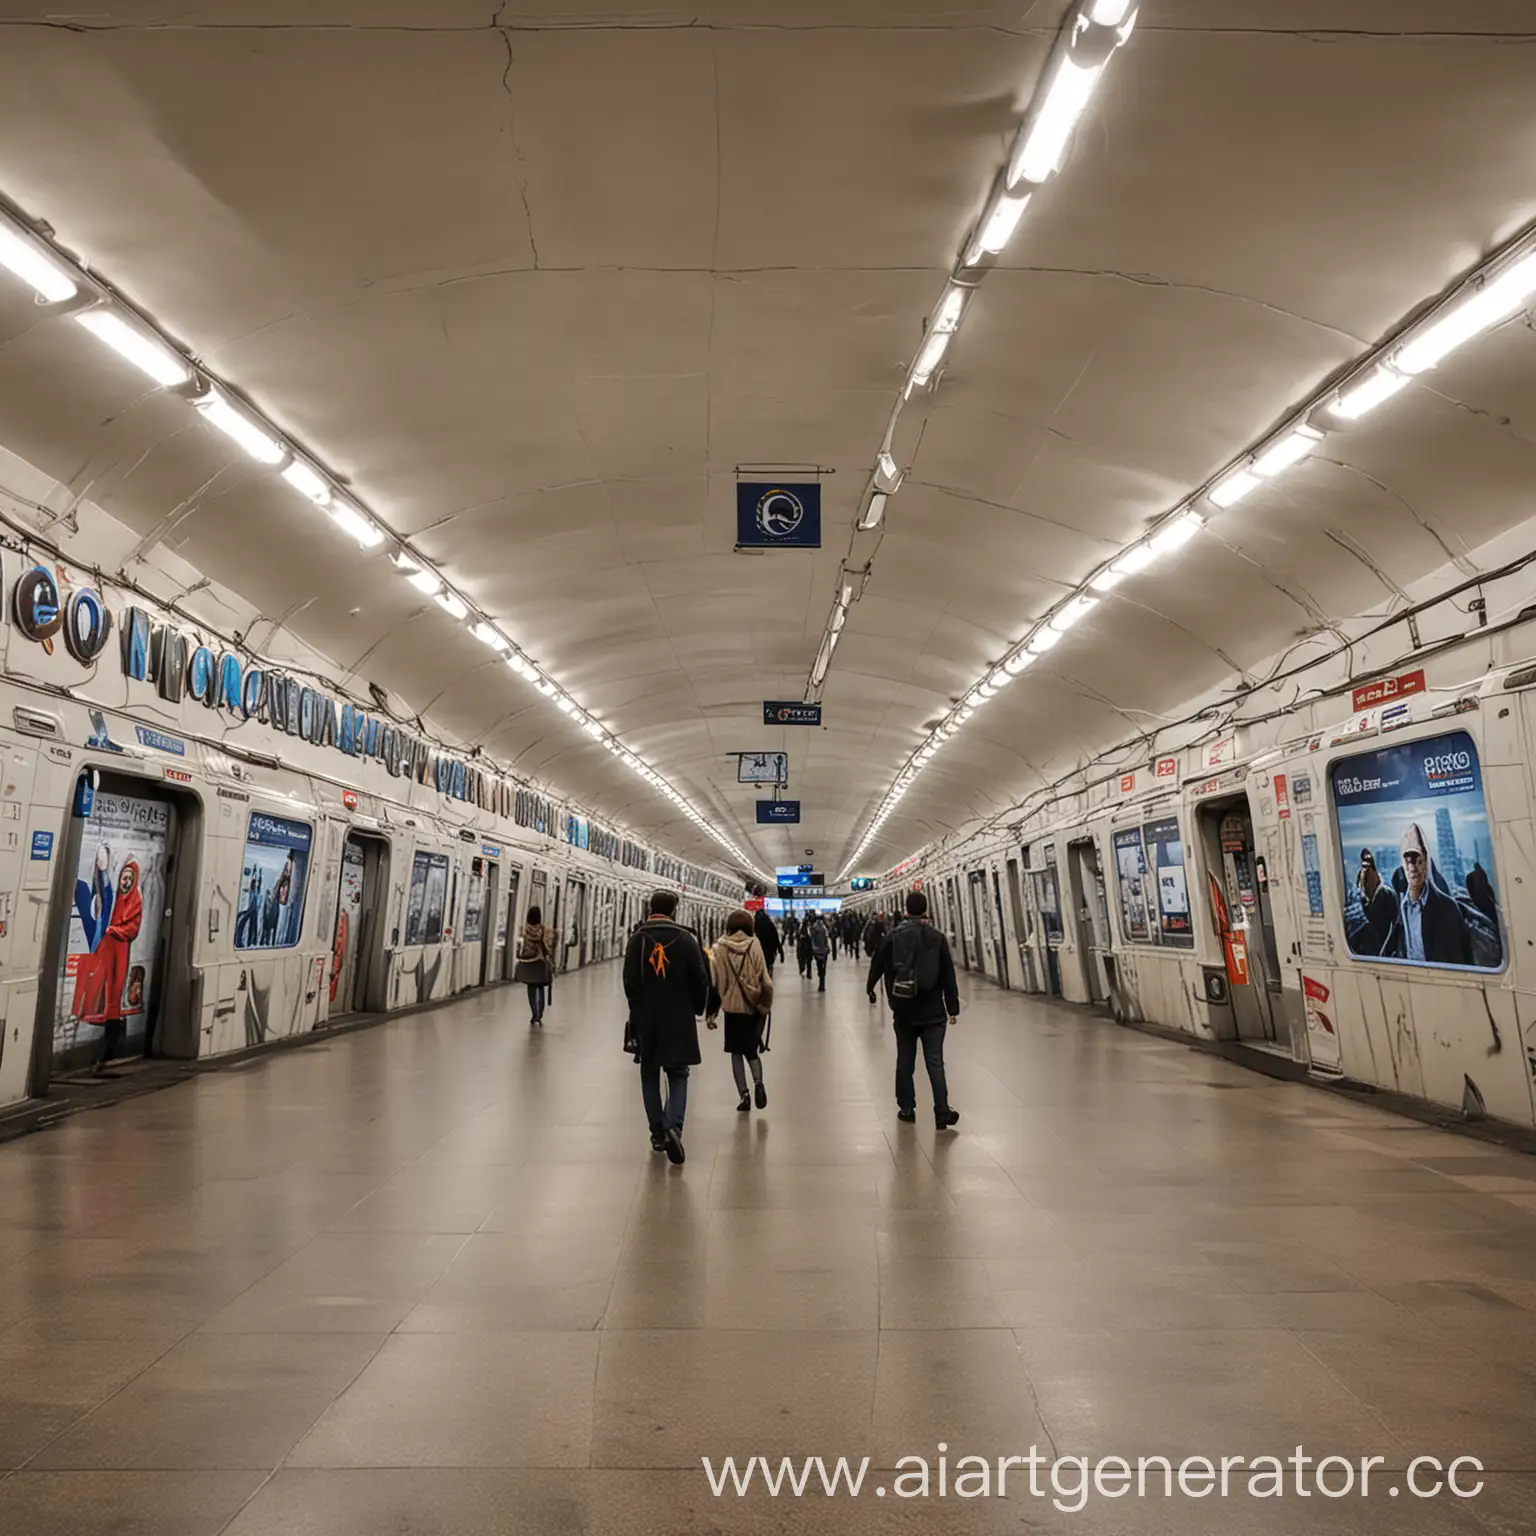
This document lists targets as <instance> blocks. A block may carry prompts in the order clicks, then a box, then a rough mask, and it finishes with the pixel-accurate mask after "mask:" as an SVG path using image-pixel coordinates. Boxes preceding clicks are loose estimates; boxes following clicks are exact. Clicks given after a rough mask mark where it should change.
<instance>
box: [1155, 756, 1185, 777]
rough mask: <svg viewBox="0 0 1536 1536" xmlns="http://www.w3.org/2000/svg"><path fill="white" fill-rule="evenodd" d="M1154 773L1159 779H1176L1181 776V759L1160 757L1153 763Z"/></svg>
mask: <svg viewBox="0 0 1536 1536" xmlns="http://www.w3.org/2000/svg"><path fill="white" fill-rule="evenodd" d="M1152 773H1153V776H1154V777H1155V778H1159V779H1176V778H1178V776H1179V760H1178V758H1176V757H1160V758H1158V760H1157V761H1156V762H1155V763H1154V764H1153V765H1152Z"/></svg>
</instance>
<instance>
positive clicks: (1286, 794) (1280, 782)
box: [1275, 773, 1291, 821]
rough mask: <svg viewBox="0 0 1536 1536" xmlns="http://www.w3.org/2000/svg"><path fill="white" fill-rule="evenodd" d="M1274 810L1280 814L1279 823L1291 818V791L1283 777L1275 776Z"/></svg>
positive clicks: (1281, 774) (1280, 774) (1281, 775)
mask: <svg viewBox="0 0 1536 1536" xmlns="http://www.w3.org/2000/svg"><path fill="white" fill-rule="evenodd" d="M1275 809H1276V810H1277V811H1278V812H1279V813H1280V820H1281V821H1289V820H1290V817H1291V791H1290V787H1289V786H1288V785H1287V784H1286V782H1285V775H1284V774H1283V773H1277V774H1276V775H1275Z"/></svg>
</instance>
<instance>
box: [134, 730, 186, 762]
mask: <svg viewBox="0 0 1536 1536" xmlns="http://www.w3.org/2000/svg"><path fill="white" fill-rule="evenodd" d="M133 733H134V735H135V736H137V737H138V738H139V745H140V746H141V747H152V748H154V750H155V751H156V752H169V753H171V754H172V755H173V756H175V757H185V756H186V755H187V744H186V742H184V741H183V740H182V739H181V738H180V737H179V736H167V735H166V733H165V732H164V731H157V730H155V729H154V728H153V727H152V726H148V725H136V726H134V728H133Z"/></svg>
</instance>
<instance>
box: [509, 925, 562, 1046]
mask: <svg viewBox="0 0 1536 1536" xmlns="http://www.w3.org/2000/svg"><path fill="white" fill-rule="evenodd" d="M543 917H544V914H543V913H542V912H541V911H540V910H539V909H538V908H537V907H529V908H528V915H527V917H526V918H524V920H523V931H522V935H521V936H520V937H519V939H518V941H517V968H516V969H515V970H514V971H513V972H512V979H513V981H520V982H522V983H523V984H524V985H525V986H526V987H527V988H528V1008H529V1011H530V1012H531V1013H532V1015H533V1017H532V1018H530V1019H529V1021H528V1027H529V1028H530V1029H538V1028H540V1027H541V1026H542V1025H543V1023H544V1003H545V998H546V996H547V994H548V992H549V984H550V982H551V981H552V980H553V978H554V974H555V936H554V934H553V933H552V932H551V931H550V930H549V929H548V928H546V927H545V926H544V923H543Z"/></svg>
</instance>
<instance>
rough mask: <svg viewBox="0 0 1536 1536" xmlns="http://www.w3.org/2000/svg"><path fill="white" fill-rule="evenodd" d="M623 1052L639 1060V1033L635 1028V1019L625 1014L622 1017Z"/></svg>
mask: <svg viewBox="0 0 1536 1536" xmlns="http://www.w3.org/2000/svg"><path fill="white" fill-rule="evenodd" d="M624 1054H625V1055H626V1056H633V1057H634V1058H635V1060H636V1061H637V1062H638V1061H639V1060H640V1035H639V1032H638V1031H637V1030H636V1029H635V1021H634V1019H633V1018H630V1017H628V1016H627V1015H626V1017H625V1019H624Z"/></svg>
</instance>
